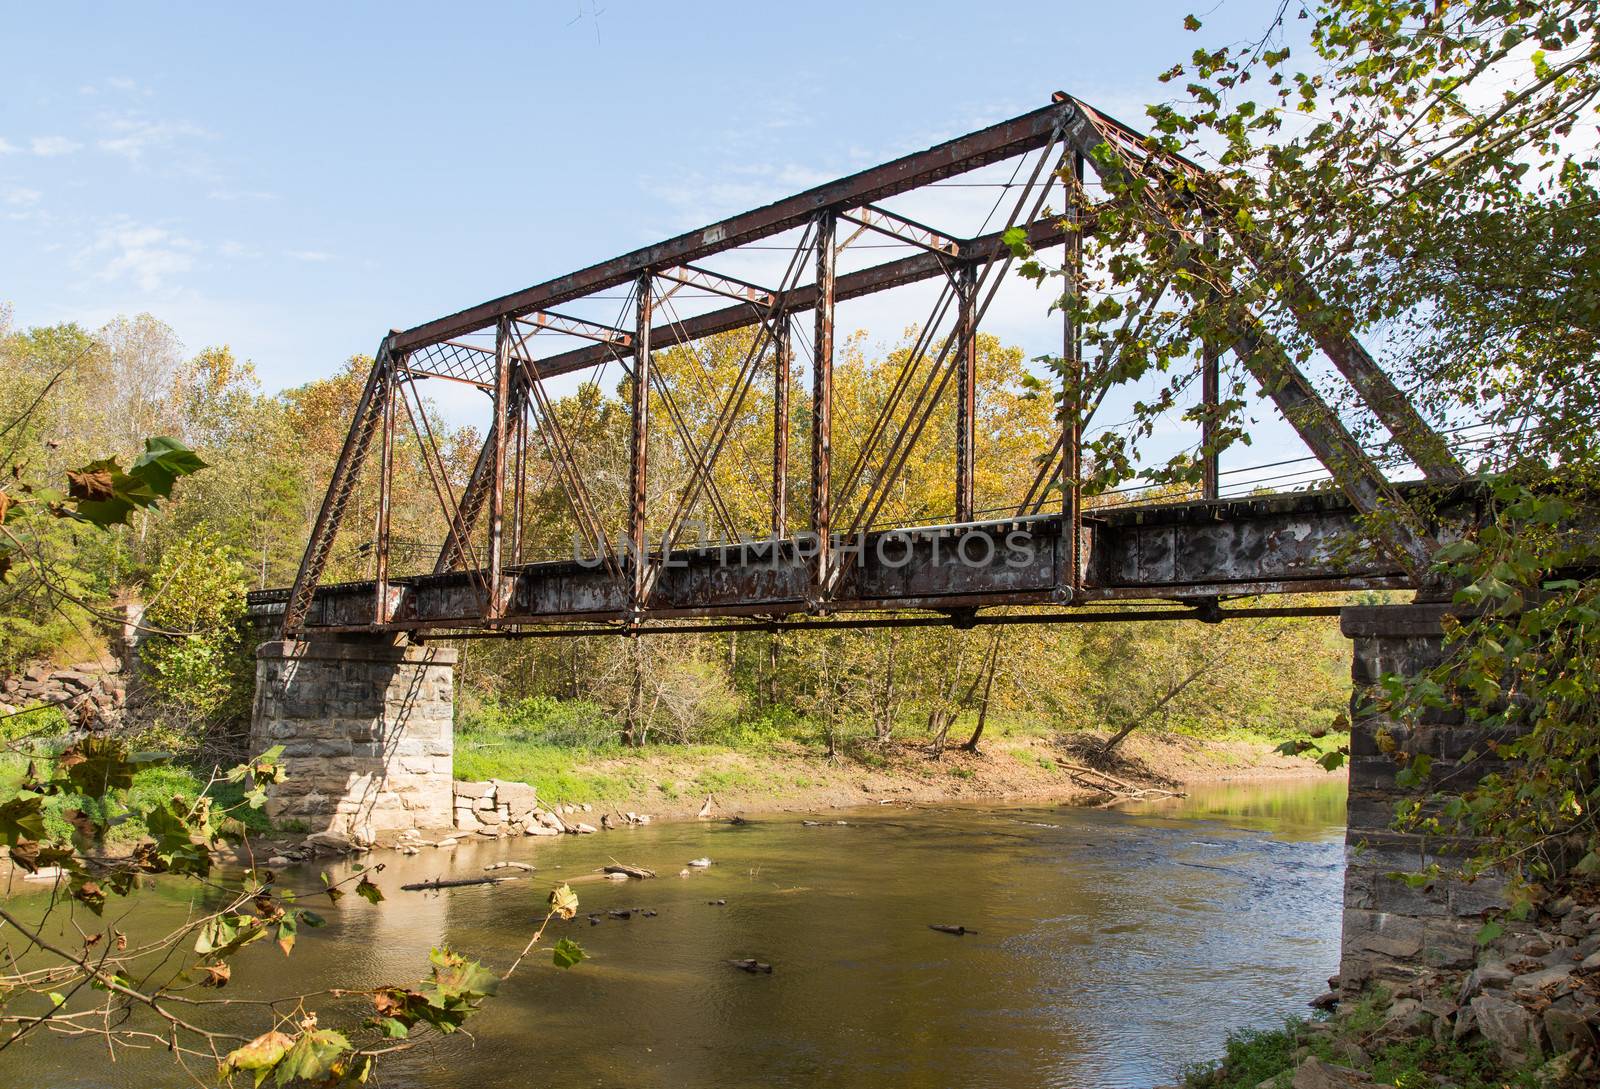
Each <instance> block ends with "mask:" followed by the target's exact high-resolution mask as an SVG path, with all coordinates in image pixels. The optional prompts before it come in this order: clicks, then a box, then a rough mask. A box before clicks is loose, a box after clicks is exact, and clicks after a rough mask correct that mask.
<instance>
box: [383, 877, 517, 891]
mask: <svg viewBox="0 0 1600 1089" xmlns="http://www.w3.org/2000/svg"><path fill="white" fill-rule="evenodd" d="M509 880H511V878H509V877H436V878H434V879H433V880H432V881H417V882H414V883H413V884H410V885H401V886H400V891H401V892H424V891H429V890H432V889H458V888H461V887H463V886H466V885H498V884H500V882H502V881H509Z"/></svg>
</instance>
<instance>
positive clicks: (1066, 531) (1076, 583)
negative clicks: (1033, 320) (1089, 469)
mask: <svg viewBox="0 0 1600 1089" xmlns="http://www.w3.org/2000/svg"><path fill="white" fill-rule="evenodd" d="M1067 189H1068V192H1067V221H1068V222H1069V223H1070V224H1071V226H1070V229H1069V230H1068V231H1067V240H1066V253H1065V255H1064V256H1065V264H1066V268H1067V295H1068V298H1069V301H1070V303H1071V304H1072V305H1076V304H1077V303H1079V302H1080V301H1081V300H1082V299H1083V218H1082V217H1083V154H1082V153H1081V152H1074V153H1073V155H1072V179H1071V181H1070V182H1069V183H1068V185H1067ZM1061 340H1062V343H1061V357H1062V360H1063V362H1064V364H1065V366H1064V370H1065V372H1066V374H1065V376H1064V379H1065V380H1064V387H1065V388H1064V389H1063V391H1062V399H1061V428H1062V431H1061V548H1060V550H1059V551H1058V552H1057V553H1056V595H1057V596H1058V597H1060V598H1062V599H1063V600H1068V601H1070V600H1071V599H1072V598H1073V597H1074V596H1076V594H1077V591H1078V589H1079V588H1080V587H1081V586H1082V583H1083V533H1082V529H1083V401H1084V389H1083V377H1084V375H1083V329H1082V327H1081V325H1080V323H1079V322H1078V319H1077V317H1076V315H1075V314H1074V313H1073V311H1072V309H1071V308H1069V309H1067V310H1066V311H1065V313H1064V314H1063V315H1062V329H1061Z"/></svg>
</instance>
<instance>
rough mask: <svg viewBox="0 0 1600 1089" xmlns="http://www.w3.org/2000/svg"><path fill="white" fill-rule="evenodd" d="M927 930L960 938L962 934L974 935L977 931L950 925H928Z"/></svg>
mask: <svg viewBox="0 0 1600 1089" xmlns="http://www.w3.org/2000/svg"><path fill="white" fill-rule="evenodd" d="M928 929H929V930H937V931H938V932H939V933H941V934H954V935H955V936H956V937H958V938H959V937H961V936H962V935H963V934H976V933H977V931H976V930H973V929H971V928H970V927H965V926H952V925H951V924H950V923H929V924H928Z"/></svg>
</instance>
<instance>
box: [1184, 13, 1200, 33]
mask: <svg viewBox="0 0 1600 1089" xmlns="http://www.w3.org/2000/svg"><path fill="white" fill-rule="evenodd" d="M1183 29H1185V30H1199V29H1200V20H1199V19H1196V18H1195V17H1194V16H1193V15H1185V16H1184V17H1183Z"/></svg>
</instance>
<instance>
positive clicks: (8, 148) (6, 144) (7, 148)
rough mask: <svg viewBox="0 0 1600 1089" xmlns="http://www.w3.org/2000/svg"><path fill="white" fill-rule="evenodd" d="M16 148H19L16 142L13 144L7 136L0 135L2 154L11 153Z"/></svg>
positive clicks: (0, 152) (0, 150) (0, 153)
mask: <svg viewBox="0 0 1600 1089" xmlns="http://www.w3.org/2000/svg"><path fill="white" fill-rule="evenodd" d="M16 150H17V145H16V144H13V143H11V142H10V141H9V140H7V139H6V138H5V137H3V136H0V155H9V154H11V153H12V152H14V151H16Z"/></svg>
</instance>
